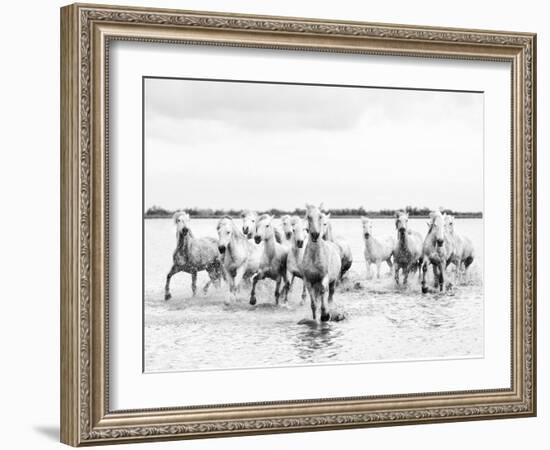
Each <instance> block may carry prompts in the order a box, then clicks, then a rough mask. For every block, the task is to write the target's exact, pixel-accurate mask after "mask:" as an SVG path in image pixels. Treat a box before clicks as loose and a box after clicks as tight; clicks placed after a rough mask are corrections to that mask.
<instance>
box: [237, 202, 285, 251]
mask: <svg viewBox="0 0 550 450" xmlns="http://www.w3.org/2000/svg"><path fill="white" fill-rule="evenodd" d="M241 218H242V219H243V233H244V235H245V236H246V238H247V239H252V238H253V237H254V232H255V231H256V224H257V223H258V213H257V212H256V211H251V210H249V209H245V210H244V211H243V212H241ZM282 235H283V233H282V232H281V230H280V229H279V228H277V227H275V239H276V240H277V242H278V243H279V244H280V243H282V241H283V236H282Z"/></svg>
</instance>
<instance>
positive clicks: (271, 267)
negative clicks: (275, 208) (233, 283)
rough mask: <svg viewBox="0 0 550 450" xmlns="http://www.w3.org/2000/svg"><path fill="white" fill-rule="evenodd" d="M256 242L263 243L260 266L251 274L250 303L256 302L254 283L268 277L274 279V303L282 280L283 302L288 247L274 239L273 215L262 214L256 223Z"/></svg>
mask: <svg viewBox="0 0 550 450" xmlns="http://www.w3.org/2000/svg"><path fill="white" fill-rule="evenodd" d="M254 242H256V244H260V243H262V242H263V243H264V245H263V253H262V258H261V260H260V268H259V270H258V272H257V273H256V274H255V275H254V276H253V282H252V291H251V292H250V304H251V305H255V304H256V284H257V283H258V281H260V280H263V279H264V278H270V279H272V280H274V281H275V303H276V304H277V305H278V304H279V298H280V296H281V293H280V290H279V289H280V287H281V282H283V293H284V302H285V303H286V302H287V300H288V278H287V273H286V260H287V256H288V247H286V246H284V245H282V244H279V243H278V242H277V241H276V240H275V230H274V229H273V216H270V215H268V214H264V215H263V216H261V217H260V218H259V219H258V222H257V223H256V232H255V234H254Z"/></svg>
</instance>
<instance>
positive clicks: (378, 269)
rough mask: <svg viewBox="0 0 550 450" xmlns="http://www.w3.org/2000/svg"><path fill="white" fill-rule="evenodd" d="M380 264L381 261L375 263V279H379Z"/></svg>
mask: <svg viewBox="0 0 550 450" xmlns="http://www.w3.org/2000/svg"><path fill="white" fill-rule="evenodd" d="M380 264H382V261H376V278H378V279H380Z"/></svg>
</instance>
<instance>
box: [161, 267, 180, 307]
mask: <svg viewBox="0 0 550 450" xmlns="http://www.w3.org/2000/svg"><path fill="white" fill-rule="evenodd" d="M178 272H179V269H178V268H177V267H176V265H173V266H172V268H171V269H170V272H168V275H166V284H165V285H164V300H170V299H171V298H172V294H170V279H171V278H172V277H173V276H174V274H176V273H178Z"/></svg>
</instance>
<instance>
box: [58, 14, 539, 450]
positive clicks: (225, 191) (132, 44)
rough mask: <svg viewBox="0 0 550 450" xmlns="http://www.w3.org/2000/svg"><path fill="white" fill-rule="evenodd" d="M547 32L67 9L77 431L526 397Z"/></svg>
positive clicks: (64, 149) (170, 429) (65, 226)
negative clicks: (540, 51) (540, 80)
mask: <svg viewBox="0 0 550 450" xmlns="http://www.w3.org/2000/svg"><path fill="white" fill-rule="evenodd" d="M535 69H536V36H535V35H534V34H531V33H518V32H504V31H484V30H467V29H447V28H432V27H421V26H405V25H385V24H373V23H359V22H337V21H330V20H316V19H297V18H286V17H259V16H248V15H240V14H227V13H207V12H194V11H175V10H159V9H143V8H130V7H111V6H94V5H81V4H77V5H71V6H66V7H64V8H62V9H61V93H62V95H61V177H62V179H61V184H62V190H61V205H62V209H61V236H62V239H61V240H62V247H61V264H62V267H61V356H62V357H61V440H62V442H64V443H66V444H70V445H73V446H79V445H89V444H107V443H122V442H137V441H145V440H160V439H182V438H183V439H186V438H199V437H202V438H203V437H216V436H231V435H244V434H259V433H279V432H297V431H314V430H327V429H337V428H351V427H368V426H382V425H401V424H421V423H431V422H444V421H458V420H474V419H496V418H505V417H529V416H533V415H535V414H536V351H535V350H536V334H535V331H536V309H535V299H536V292H535V286H536V211H535V205H536V201H535V200H536V186H535V180H536V154H535V150H536V149H535V145H536V119H535V86H536V70H535Z"/></svg>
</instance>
